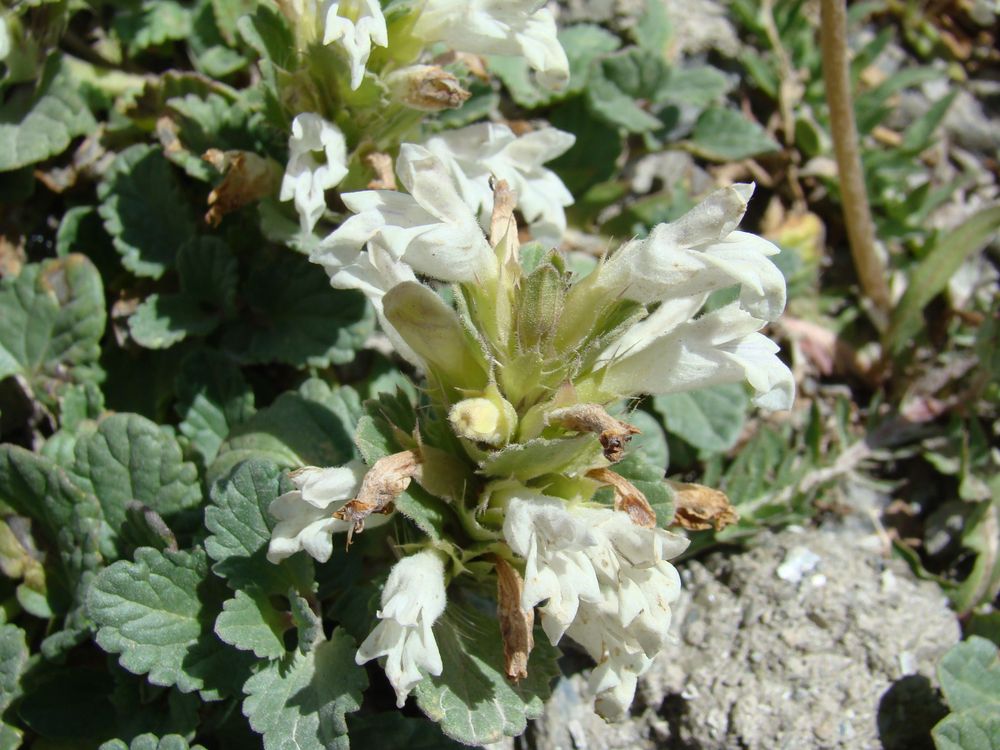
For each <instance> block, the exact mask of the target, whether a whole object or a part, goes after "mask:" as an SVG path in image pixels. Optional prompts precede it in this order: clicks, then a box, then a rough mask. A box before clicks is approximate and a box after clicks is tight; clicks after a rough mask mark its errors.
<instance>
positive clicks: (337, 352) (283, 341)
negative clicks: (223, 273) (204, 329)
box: [223, 250, 375, 367]
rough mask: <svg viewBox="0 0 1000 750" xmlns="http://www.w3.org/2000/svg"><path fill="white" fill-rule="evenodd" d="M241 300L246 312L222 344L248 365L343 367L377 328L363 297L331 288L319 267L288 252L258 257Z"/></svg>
mask: <svg viewBox="0 0 1000 750" xmlns="http://www.w3.org/2000/svg"><path fill="white" fill-rule="evenodd" d="M241 297H242V298H243V299H244V300H245V303H246V305H247V309H245V310H243V311H241V314H240V316H239V317H238V318H237V320H235V321H234V322H233V323H232V324H230V325H229V326H228V327H227V329H226V333H225V336H224V338H223V346H224V347H225V348H226V349H227V350H229V351H230V352H232V354H233V356H234V357H236V358H237V359H239V360H240V361H241V362H244V363H248V364H257V363H265V362H284V363H285V364H289V365H292V366H293V367H307V366H308V367H328V366H329V365H330V364H344V363H345V362H349V361H351V360H352V359H353V358H354V352H355V351H357V350H358V349H360V348H361V346H362V345H363V344H364V342H365V340H366V339H367V338H368V335H369V334H370V333H371V332H372V330H374V325H375V319H374V315H373V313H372V311H371V308H370V306H369V305H368V303H367V302H366V301H365V298H364V296H363V295H362V294H360V293H359V292H354V291H351V290H334V289H331V288H330V281H329V279H328V278H327V276H326V274H325V273H324V272H323V270H322V269H321V268H318V267H317V266H316V265H314V264H312V263H310V262H309V261H307V260H306V259H305V258H302V257H300V256H299V255H297V254H295V253H289V252H288V251H287V250H284V251H282V252H281V254H280V257H266V256H260V257H258V258H257V262H256V265H255V266H254V267H253V268H252V269H251V271H250V276H249V278H248V279H247V282H246V285H245V286H244V287H243V289H242V290H241Z"/></svg>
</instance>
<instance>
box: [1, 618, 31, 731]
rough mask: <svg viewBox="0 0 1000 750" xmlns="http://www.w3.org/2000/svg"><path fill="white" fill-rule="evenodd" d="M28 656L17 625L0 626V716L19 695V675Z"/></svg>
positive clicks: (22, 632)
mask: <svg viewBox="0 0 1000 750" xmlns="http://www.w3.org/2000/svg"><path fill="white" fill-rule="evenodd" d="M28 656H29V653H28V643H27V641H26V640H25V636H24V631H23V630H21V628H19V627H17V625H12V624H9V623H8V624H5V625H0V714H3V712H4V711H6V710H7V706H9V705H10V704H11V703H12V702H13V701H15V700H16V699H17V697H18V696H19V695H20V694H21V675H22V674H23V673H24V669H25V667H26V666H27V665H28Z"/></svg>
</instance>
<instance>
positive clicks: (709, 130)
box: [691, 107, 780, 161]
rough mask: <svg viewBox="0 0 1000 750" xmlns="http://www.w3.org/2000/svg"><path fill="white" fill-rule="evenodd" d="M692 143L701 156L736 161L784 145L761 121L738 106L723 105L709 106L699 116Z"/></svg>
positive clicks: (716, 159) (774, 149)
mask: <svg viewBox="0 0 1000 750" xmlns="http://www.w3.org/2000/svg"><path fill="white" fill-rule="evenodd" d="M691 147H692V148H693V149H694V151H695V153H697V154H698V155H699V156H702V157H704V158H706V159H712V160H714V161H736V160H738V159H746V158H748V157H751V156H757V155H758V154H765V153H769V152H771V151H777V150H778V149H779V148H780V146H779V145H778V142H777V141H775V140H774V139H773V138H772V137H771V136H769V135H768V134H767V132H766V131H765V130H764V128H762V127H761V126H760V125H758V124H757V123H755V122H751V121H750V120H748V119H746V117H744V116H743V115H742V114H740V113H739V112H737V111H736V110H733V109H723V108H721V107H712V108H710V109H707V110H705V112H704V113H703V114H702V115H701V117H699V118H698V122H696V123H695V126H694V132H692V134H691Z"/></svg>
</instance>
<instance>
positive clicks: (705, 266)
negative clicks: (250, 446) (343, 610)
mask: <svg viewBox="0 0 1000 750" xmlns="http://www.w3.org/2000/svg"><path fill="white" fill-rule="evenodd" d="M395 166H396V173H397V175H398V177H399V181H400V183H401V184H402V185H403V186H404V187H405V188H406V192H402V191H396V190H369V191H362V192H356V193H346V194H344V196H343V200H344V203H345V205H347V206H348V207H349V208H350V209H351V210H352V211H353V212H354V214H355V215H354V216H352V217H351V218H349V219H348V220H347V221H345V222H344V223H343V224H342V225H341V226H340V227H339V228H337V229H336V230H335V231H333V232H332V233H331V234H329V235H328V236H327V237H326V238H324V239H323V240H322V241H321V242H320V243H319V245H318V246H317V248H316V249H315V250H314V251H313V253H312V256H311V259H312V260H313V262H315V263H318V264H320V265H322V266H323V267H324V268H325V269H326V271H327V273H328V274H329V276H330V280H331V284H332V285H333V286H334V287H337V288H343V289H358V290H360V291H361V292H363V293H364V294H365V295H366V296H367V298H368V299H369V300H370V301H371V303H372V304H373V306H374V307H375V309H376V311H377V313H378V317H379V320H380V322H381V325H382V328H383V330H384V332H385V334H386V335H387V337H388V338H389V340H390V341H391V342H392V343H393V345H394V347H395V349H396V351H397V352H398V354H399V355H400V356H402V357H403V358H404V359H406V360H407V361H408V362H409V363H410V364H411V365H412V366H413V367H414V368H415V369H416V371H417V372H418V373H419V375H420V377H421V378H422V381H421V386H422V391H421V398H420V399H419V403H418V404H416V405H412V404H410V403H409V402H408V401H407V400H406V399H405V398H403V397H401V396H399V397H390V396H383V397H381V400H377V401H372V402H369V404H368V405H367V409H366V410H367V416H366V417H364V418H363V419H362V422H361V424H359V428H358V433H357V435H356V442H357V444H358V447H359V448H360V450H361V453H362V455H363V457H364V459H365V461H366V462H367V471H366V472H365V471H364V469H363V468H361V467H359V465H358V464H350V465H347V466H344V467H329V468H323V469H320V468H308V469H300V470H299V471H298V472H295V473H293V475H292V481H293V482H294V483H295V485H296V488H297V489H296V490H294V491H292V492H289V493H287V494H286V495H283V496H282V497H281V498H279V499H278V500H276V501H275V502H274V503H273V504H272V505H271V509H270V511H271V514H272V516H274V518H275V519H276V520H278V525H277V526H275V527H274V531H273V535H272V538H271V542H270V553H269V558H270V559H271V560H273V561H277V560H280V559H282V558H284V557H286V556H287V555H289V554H291V553H292V552H293V551H297V550H304V551H305V552H307V553H308V554H310V555H312V556H313V557H315V558H316V559H317V560H319V561H325V560H326V559H328V558H329V556H330V550H331V548H332V544H336V543H338V542H337V541H336V539H337V538H339V539H342V540H343V541H342V542H339V543H343V544H348V545H351V544H353V545H354V546H353V547H352V548H349V549H348V552H347V555H348V557H349V556H350V555H354V554H357V555H371V556H372V560H373V561H377V560H382V561H384V560H385V555H384V549H382V547H381V546H377V547H376V548H374V549H373V547H372V546H371V545H368V544H366V545H360V546H359V544H358V542H359V540H362V539H365V538H366V536H367V533H368V530H369V529H370V528H372V527H374V526H375V525H376V524H378V525H382V524H384V523H385V521H386V519H387V518H388V519H390V520H391V519H398V522H397V523H393V524H390V525H389V527H388V528H390V529H392V531H391V532H390V533H389V534H388V535H387V536H385V537H379V538H380V539H384V540H385V541H386V542H387V545H388V546H390V547H392V549H393V550H394V551H395V553H396V555H397V556H398V558H399V560H398V562H396V563H395V564H394V565H393V566H392V568H391V570H390V572H389V574H388V580H387V582H386V584H385V587H384V588H383V590H382V594H381V607H380V608H379V609H378V610H377V613H376V617H377V624H375V625H374V629H373V630H372V631H371V635H369V637H368V639H367V640H366V641H365V642H364V644H363V645H362V646H361V648H360V649H359V650H358V652H357V661H358V663H363V662H367V661H370V660H373V659H382V658H384V661H383V662H382V663H383V664H384V667H385V672H386V675H387V677H388V678H389V682H390V683H391V684H392V686H393V688H394V690H395V692H396V696H397V703H398V705H400V706H402V705H403V703H404V702H405V700H406V698H407V696H408V695H409V694H410V693H411V691H415V692H416V695H417V700H418V703H419V704H420V705H421V707H422V708H423V709H424V711H425V712H426V713H428V715H430V716H431V717H432V718H441V714H440V713H439V712H438V711H437V709H436V708H435V706H433V705H431V700H430V699H431V698H432V697H434V696H438V693H436V692H435V690H434V688H433V686H435V685H444V686H447V685H448V684H449V683H450V682H459V681H461V680H463V679H465V676H464V675H461V674H449V671H448V666H449V665H448V664H447V663H443V662H442V658H441V654H440V653H439V647H438V642H437V640H436V639H439V638H441V637H442V631H441V630H440V629H438V628H435V627H434V624H435V622H443V620H442V619H441V618H442V617H447V615H446V614H445V613H446V612H448V611H449V607H450V606H452V604H453V603H454V605H455V606H456V607H458V606H464V605H466V604H468V602H470V601H473V602H475V603H476V605H477V606H479V607H480V608H484V607H485V608H487V609H491V608H494V607H495V608H496V611H497V612H498V617H499V621H500V633H501V634H502V639H503V647H504V648H503V662H502V664H494V665H493V667H494V668H495V669H496V670H498V671H501V672H502V673H503V674H504V675H505V677H506V679H507V680H509V681H511V683H512V684H517V683H518V681H520V680H523V679H524V678H526V677H528V676H529V675H530V674H531V673H532V670H533V668H534V663H535V662H534V660H532V659H531V652H532V648H533V645H534V642H535V639H534V633H533V630H534V618H535V612H536V611H537V612H538V614H539V617H540V624H541V628H542V631H543V632H544V637H545V638H546V639H547V640H548V641H549V642H550V643H551V644H552V645H556V644H565V643H566V641H567V640H571V641H573V642H575V643H576V644H578V645H579V646H580V647H582V648H583V649H584V650H585V651H586V652H587V653H588V654H589V655H590V656H591V658H592V659H593V660H594V662H595V668H594V670H593V672H592V673H591V677H590V688H591V690H592V692H593V694H594V696H595V699H596V708H597V710H598V712H599V713H600V714H601V715H603V716H605V717H607V718H609V719H615V718H621V717H622V716H624V715H626V714H627V711H628V708H629V706H630V704H631V702H632V699H633V697H634V695H635V690H636V685H637V680H638V678H639V677H640V676H641V675H642V674H643V673H644V672H645V671H646V670H647V669H648V668H649V666H650V665H651V663H652V660H653V659H654V658H655V657H656V656H657V655H658V654H660V653H662V652H663V651H664V650H665V649H667V648H668V637H667V634H668V629H669V624H670V612H671V604H672V603H673V602H674V601H675V600H676V598H677V596H678V594H679V591H680V579H679V577H678V574H677V571H676V569H675V568H674V567H673V565H671V563H670V562H669V560H670V559H672V558H674V557H676V556H677V555H678V554H680V553H681V552H682V551H683V550H684V549H685V547H686V546H687V539H686V538H685V537H684V536H682V535H680V534H677V533H674V532H672V531H669V530H667V529H666V528H665V527H666V526H669V525H671V523H672V520H673V515H674V514H673V509H672V507H669V506H670V505H671V503H670V497H671V493H672V490H671V489H669V486H668V484H667V482H666V481H665V480H664V479H663V478H662V477H663V473H664V470H665V467H664V466H660V467H658V468H659V473H658V476H659V480H658V481H657V482H654V486H655V487H656V488H657V493H658V494H657V497H656V498H655V499H656V500H657V502H656V503H651V502H650V499H649V498H648V497H647V493H648V492H649V490H647V491H646V492H644V491H642V490H640V489H639V487H638V486H637V485H636V484H635V483H634V482H633V481H631V479H630V477H631V476H638V475H637V474H636V468H635V466H636V463H637V462H638V463H639V464H641V462H642V459H641V457H637V462H630V461H624V462H623V459H625V458H629V457H630V451H629V444H630V441H632V439H633V436H634V435H637V434H639V432H640V431H639V429H638V428H637V427H635V426H634V425H632V424H630V422H629V421H628V419H629V417H628V416H627V415H625V414H623V410H622V406H621V405H622V404H623V403H624V402H625V400H626V399H633V398H637V397H640V396H642V395H644V394H666V393H677V392H683V391H692V390H696V389H700V388H705V387H708V386H714V385H719V384H727V383H740V382H744V381H745V382H746V383H748V384H749V386H750V387H751V389H752V390H753V392H754V394H755V395H754V399H755V401H756V403H757V404H759V405H760V406H763V407H765V408H768V409H787V408H789V407H790V406H791V403H792V399H793V394H794V382H793V379H792V374H791V372H790V371H789V369H788V367H787V366H786V365H785V364H784V363H783V362H782V361H781V360H780V359H779V358H778V356H777V351H778V347H777V346H776V345H775V344H774V343H773V342H772V341H771V340H770V339H768V338H767V337H766V336H765V335H764V334H762V333H761V332H760V331H761V329H762V328H763V327H764V326H765V325H766V324H767V323H768V322H769V321H772V320H774V319H775V318H777V316H778V315H780V314H781V312H782V310H783V308H784V304H785V285H784V279H783V276H782V274H781V273H780V271H779V270H778V269H777V268H776V267H775V265H774V264H773V263H772V261H771V260H770V256H772V255H773V254H775V253H777V252H778V249H777V248H776V247H775V246H774V245H773V244H771V243H770V242H768V241H766V240H764V239H761V238H760V237H757V236H755V235H752V234H747V233H745V232H740V231H737V229H736V227H737V226H738V224H739V222H740V220H741V219H742V217H743V214H744V212H745V211H746V207H747V201H748V200H749V199H750V197H751V194H752V192H753V186H752V185H739V184H738V185H732V186H729V187H725V188H722V189H720V190H717V191H716V192H714V193H712V194H710V195H709V196H708V197H707V198H706V199H705V200H704V201H703V202H702V203H701V204H699V205H698V206H696V207H695V208H693V209H692V210H691V211H689V212H688V213H687V214H685V215H684V216H682V217H681V218H679V219H678V220H677V221H674V222H672V223H669V224H661V225H659V226H657V227H655V228H654V229H653V231H652V232H651V233H650V234H649V236H648V237H647V238H645V239H634V240H631V241H629V242H626V243H625V244H624V245H622V246H621V247H620V248H618V249H617V250H616V251H614V252H612V253H610V254H609V255H608V256H607V257H604V258H601V259H599V260H597V261H596V262H595V263H592V264H591V266H592V267H591V268H590V270H589V272H583V273H579V274H578V273H574V272H573V271H572V270H571V268H570V263H569V261H568V260H567V258H566V257H565V256H564V255H563V254H561V253H560V252H559V251H558V250H554V249H547V248H545V247H544V246H542V245H541V244H539V243H531V244H528V245H525V246H521V245H520V243H519V239H518V227H517V220H516V216H515V210H516V203H517V194H516V193H515V192H514V191H512V190H511V189H510V186H509V185H508V183H507V182H506V181H505V180H502V179H498V178H496V177H493V178H489V177H487V174H488V170H487V169H482V170H481V171H482V174H481V175H480V176H479V177H478V178H476V177H465V178H464V179H468V180H469V181H471V182H473V183H475V181H476V180H477V179H478V180H479V181H481V182H482V183H484V184H485V183H486V181H487V180H490V186H491V188H492V195H491V200H490V201H489V205H490V206H491V208H492V211H491V213H490V215H489V216H488V217H485V219H484V220H482V221H481V219H483V218H484V217H483V216H482V214H481V207H482V204H483V201H481V200H480V199H478V198H476V199H473V200H468V199H467V195H468V194H469V193H470V192H471V193H473V194H475V191H470V190H468V189H467V186H466V185H465V182H464V181H463V178H462V177H459V176H456V173H455V169H454V165H453V164H452V163H450V162H449V161H448V160H447V159H442V158H441V157H440V156H439V155H438V154H436V153H435V151H434V150H432V149H431V148H429V147H425V146H418V145H413V144H403V146H402V147H401V149H400V151H399V157H398V159H397V161H396V165H395ZM482 189H483V185H479V184H476V188H475V190H482ZM729 288H738V290H739V291H738V294H737V295H736V298H735V299H734V301H733V302H731V303H729V304H726V305H723V306H721V307H716V308H710V309H706V302H707V301H708V298H709V295H710V294H711V293H712V292H715V291H718V290H722V289H729ZM616 415H617V416H616ZM618 468H620V469H621V471H617V470H616V469H618ZM654 475H655V473H654ZM642 476H644V477H648V476H649V475H648V473H646V474H642ZM602 488H610V495H609V493H608V492H602ZM660 493H662V494H660ZM663 498H666V502H663V500H662V499H663ZM730 515H732V514H730ZM334 535H337V537H336V538H335V536H334ZM331 540H333V541H331ZM484 592H491V593H492V592H495V594H492V596H493V598H494V601H493V603H484V602H489V598H490V594H484ZM470 710H471V709H470ZM443 728H444V729H445V731H446V732H448V733H449V734H452V735H453V736H457V737H459V738H460V739H466V740H468V737H466V736H463V735H462V734H461V733H460V732H458V733H456V732H455V731H454V728H453V727H449V724H448V722H447V720H445V721H444V722H443Z"/></svg>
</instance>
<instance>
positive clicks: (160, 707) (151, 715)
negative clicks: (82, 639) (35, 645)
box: [88, 634, 204, 744]
mask: <svg viewBox="0 0 1000 750" xmlns="http://www.w3.org/2000/svg"><path fill="white" fill-rule="evenodd" d="M88 637H89V634H88ZM109 668H110V671H111V675H112V677H113V678H114V680H115V688H114V691H113V692H112V694H111V703H112V705H114V707H115V712H116V713H117V715H118V722H117V724H116V727H115V734H116V735H117V736H118V737H119V738H138V737H139V735H143V734H149V733H151V734H153V735H156V736H159V737H165V736H166V735H172V734H178V735H181V736H183V737H192V736H194V733H195V731H196V730H197V729H198V724H199V722H200V719H201V717H200V716H199V712H200V711H201V709H202V707H203V706H204V702H203V701H202V700H201V699H200V698H199V697H198V694H197V693H182V692H181V691H179V690H177V689H176V688H161V687H156V686H154V685H150V684H149V683H148V682H147V681H146V679H145V677H137V676H136V675H134V674H131V673H129V672H126V671H125V670H124V669H121V668H120V667H118V666H116V665H113V664H112V665H110V666H109ZM133 741H135V740H134V739H133ZM154 744H155V743H154Z"/></svg>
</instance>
